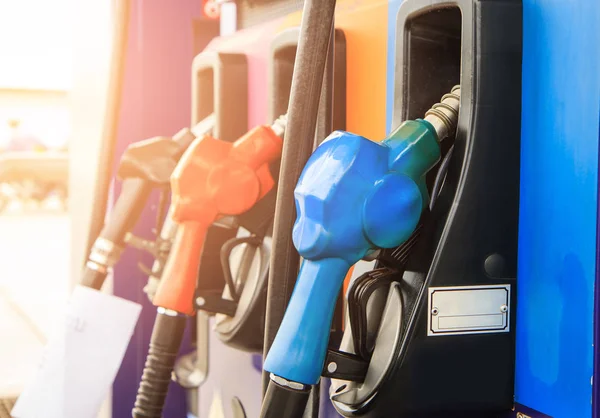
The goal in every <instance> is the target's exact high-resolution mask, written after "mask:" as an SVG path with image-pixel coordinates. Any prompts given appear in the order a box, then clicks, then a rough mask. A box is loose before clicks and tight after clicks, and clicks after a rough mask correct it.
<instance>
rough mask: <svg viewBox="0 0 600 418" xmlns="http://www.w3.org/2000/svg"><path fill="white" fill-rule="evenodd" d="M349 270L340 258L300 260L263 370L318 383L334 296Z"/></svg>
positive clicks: (301, 381)
mask: <svg viewBox="0 0 600 418" xmlns="http://www.w3.org/2000/svg"><path fill="white" fill-rule="evenodd" d="M349 269H350V264H349V263H348V261H346V260H343V259H341V258H324V259H320V260H316V261H313V260H304V262H303V263H302V267H300V273H299V274H298V280H297V281H296V286H295V287H294V292H293V293H292V297H291V299H290V303H289V305H288V307H287V310H286V311H285V315H284V317H283V321H282V322H281V326H280V327H279V331H278V332H277V336H276V337H275V340H274V341H273V345H272V346H271V349H270V350H269V353H268V355H267V359H266V361H265V365H264V369H265V370H267V371H268V372H271V373H273V374H275V375H276V376H280V377H283V378H285V379H287V380H290V381H293V382H299V383H303V384H305V385H314V384H316V383H317V382H318V381H319V377H320V376H321V371H322V370H323V363H324V362H325V356H326V354H327V344H328V342H329V333H330V328H331V321H332V318H333V312H334V310H335V305H336V301H337V297H338V294H339V292H340V289H341V287H342V284H343V282H344V278H345V277H346V274H347V273H348V270H349Z"/></svg>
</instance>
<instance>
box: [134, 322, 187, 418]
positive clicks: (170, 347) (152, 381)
mask: <svg viewBox="0 0 600 418" xmlns="http://www.w3.org/2000/svg"><path fill="white" fill-rule="evenodd" d="M185 324H186V318H185V317H184V316H169V315H166V314H163V313H160V312H159V313H158V314H157V315H156V320H155V322H154V328H153V330H152V337H151V339H150V347H149V349H148V356H147V357H146V364H145V365H144V372H143V374H142V380H141V381H140V386H139V387H138V393H137V396H136V399H135V407H134V408H133V411H132V416H133V418H162V410H163V407H164V404H165V399H166V397H167V392H168V390H169V384H170V383H171V373H172V372H173V367H174V366H175V360H176V357H177V353H178V351H179V347H180V345H181V341H182V339H183V332H184V330H185Z"/></svg>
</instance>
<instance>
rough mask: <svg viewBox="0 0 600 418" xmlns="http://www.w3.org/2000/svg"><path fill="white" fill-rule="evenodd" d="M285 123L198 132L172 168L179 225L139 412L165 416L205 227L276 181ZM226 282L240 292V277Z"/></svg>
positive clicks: (238, 211) (158, 298) (158, 301)
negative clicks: (220, 133)
mask: <svg viewBox="0 0 600 418" xmlns="http://www.w3.org/2000/svg"><path fill="white" fill-rule="evenodd" d="M285 127H286V116H282V117H280V118H279V119H277V120H276V121H275V123H274V124H273V125H272V126H260V127H258V128H255V129H253V130H252V131H250V132H249V133H248V134H246V135H244V136H243V137H242V138H240V139H239V140H237V141H235V142H234V143H228V142H224V141H219V140H216V139H214V138H211V137H209V136H205V137H204V138H199V139H197V140H196V141H194V143H193V144H192V145H191V146H190V148H189V149H188V150H187V151H186V153H185V154H184V155H183V157H182V159H181V161H180V163H179V164H178V165H177V168H176V169H175V171H174V172H173V175H172V177H171V188H172V193H173V198H172V210H171V215H172V217H173V220H174V221H175V222H176V223H178V224H179V228H178V230H177V235H176V238H175V242H174V243H173V248H172V250H171V255H170V257H169V258H168V260H167V263H166V265H165V268H164V271H163V274H162V278H161V281H160V284H159V286H158V289H157V292H156V295H155V297H154V299H153V303H154V305H156V306H157V307H158V309H157V312H158V313H157V317H156V322H155V325H154V330H153V333H152V337H151V342H150V348H149V353H148V357H147V360H146V365H145V368H144V372H143V375H142V380H141V382H140V387H139V390H138V396H137V399H136V403H135V408H134V410H133V416H134V417H156V418H159V417H161V415H162V408H163V404H164V400H165V398H166V395H167V391H168V386H169V382H170V380H171V373H172V371H173V366H174V362H175V356H176V355H177V352H178V350H179V346H180V344H181V340H182V337H183V331H184V328H185V323H186V318H187V317H189V316H192V315H194V314H195V312H196V306H195V302H194V295H195V291H196V287H197V280H198V278H197V276H198V270H199V265H200V257H201V253H202V247H203V244H204V240H205V237H206V233H207V230H208V228H209V227H210V226H211V225H212V224H213V223H214V222H215V221H217V220H218V219H219V218H222V217H224V216H238V215H239V216H243V214H244V213H245V212H248V211H249V210H250V209H251V208H252V207H253V206H254V205H255V204H257V203H259V202H260V201H261V199H262V198H264V197H265V196H266V195H267V193H268V192H269V191H270V190H271V189H272V188H273V187H274V185H275V181H274V179H273V178H272V176H271V173H270V171H269V163H270V162H271V161H273V160H274V159H277V158H279V156H280V154H281V147H282V137H283V133H284V131H285ZM229 287H230V291H231V294H232V296H233V297H234V298H235V297H236V287H235V284H232V283H229ZM196 303H198V301H197V300H196Z"/></svg>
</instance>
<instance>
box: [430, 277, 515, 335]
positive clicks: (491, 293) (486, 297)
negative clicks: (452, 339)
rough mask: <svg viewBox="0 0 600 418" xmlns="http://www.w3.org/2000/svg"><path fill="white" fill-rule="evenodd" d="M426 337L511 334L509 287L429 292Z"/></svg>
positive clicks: (475, 287)
mask: <svg viewBox="0 0 600 418" xmlns="http://www.w3.org/2000/svg"><path fill="white" fill-rule="evenodd" d="M428 308H429V315H428V317H427V318H428V320H427V335H428V336H438V335H465V334H487V333H494V332H509V331H510V285H492V286H454V287H430V288H429V303H428Z"/></svg>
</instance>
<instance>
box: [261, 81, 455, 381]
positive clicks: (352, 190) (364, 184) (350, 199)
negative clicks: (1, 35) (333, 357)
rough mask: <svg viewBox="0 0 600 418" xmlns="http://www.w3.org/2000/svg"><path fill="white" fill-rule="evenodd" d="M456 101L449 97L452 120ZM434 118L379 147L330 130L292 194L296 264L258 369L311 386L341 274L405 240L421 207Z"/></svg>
mask: <svg viewBox="0 0 600 418" xmlns="http://www.w3.org/2000/svg"><path fill="white" fill-rule="evenodd" d="M454 92H455V90H453V93H454ZM458 97H459V96H458V95H453V99H452V100H455V101H456V103H453V104H455V105H456V111H455V112H454V114H452V115H450V116H453V117H454V119H453V120H454V121H456V116H457V114H458V99H457V98H458ZM434 108H435V106H434ZM432 109H433V108H432ZM442 110H443V109H442ZM442 110H439V111H442ZM434 113H435V112H434ZM438 119H440V118H439V117H437V116H436V115H431V114H430V112H428V115H427V116H426V119H425V120H422V119H417V120H411V121H407V122H404V123H403V124H402V125H401V126H400V127H399V128H398V129H397V130H396V131H394V132H393V133H392V134H391V135H390V136H389V137H388V138H386V139H385V140H384V141H382V142H379V143H377V142H373V141H370V140H368V139H366V138H364V137H362V136H358V135H354V134H351V133H348V132H341V131H337V132H334V133H332V134H331V135H330V136H329V137H328V138H327V139H326V140H325V141H324V142H323V143H322V144H321V145H320V146H319V147H318V148H317V149H316V150H315V152H314V153H313V155H312V156H311V157H310V159H309V160H308V162H307V164H306V166H305V167H304V171H303V172H302V174H301V176H300V179H299V182H298V184H297V186H296V189H295V193H294V195H295V202H296V211H297V218H296V222H295V224H294V229H293V241H294V245H295V246H296V249H297V250H298V252H299V253H300V255H301V256H302V257H303V258H304V261H303V263H302V266H301V268H300V273H299V275H298V280H297V282H296V286H295V288H294V291H293V294H292V297H291V300H290V303H289V305H288V307H287V310H286V312H285V315H284V318H283V321H282V323H281V326H280V328H279V331H278V332H277V336H276V337H275V340H274V342H273V345H272V346H271V349H270V351H269V353H268V355H267V358H266V361H265V364H264V369H265V370H266V371H268V372H270V373H273V374H274V375H276V376H280V377H283V378H285V379H287V380H290V381H293V382H299V383H303V384H307V385H312V384H316V383H317V382H318V380H319V377H320V375H321V371H322V369H323V363H324V361H325V356H326V352H327V344H328V341H329V331H330V327H331V320H332V316H333V311H334V308H335V304H336V300H337V296H338V294H339V291H340V288H341V286H342V283H343V281H344V278H345V276H346V274H347V272H348V270H349V268H350V267H351V266H352V265H353V264H354V263H356V262H357V261H359V260H360V259H362V258H363V257H364V256H365V255H366V254H367V253H368V252H370V251H372V250H375V249H378V248H393V247H396V246H398V245H400V244H402V243H403V242H404V241H406V240H407V239H408V238H409V237H410V235H411V234H412V232H413V231H414V229H415V227H416V226H417V223H418V222H419V218H420V216H421V213H422V211H423V209H424V208H425V207H426V206H427V203H428V200H429V196H428V193H427V188H426V185H425V175H426V174H427V172H428V171H429V170H430V169H431V168H432V167H433V166H434V165H435V164H436V163H437V162H438V161H439V159H440V146H439V141H440V140H442V139H443V137H444V136H446V135H447V134H448V133H449V131H450V130H451V129H452V128H453V127H451V126H448V124H447V123H439V128H438V126H437V125H438V122H439V120H438ZM440 133H441V135H439V134H440Z"/></svg>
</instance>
